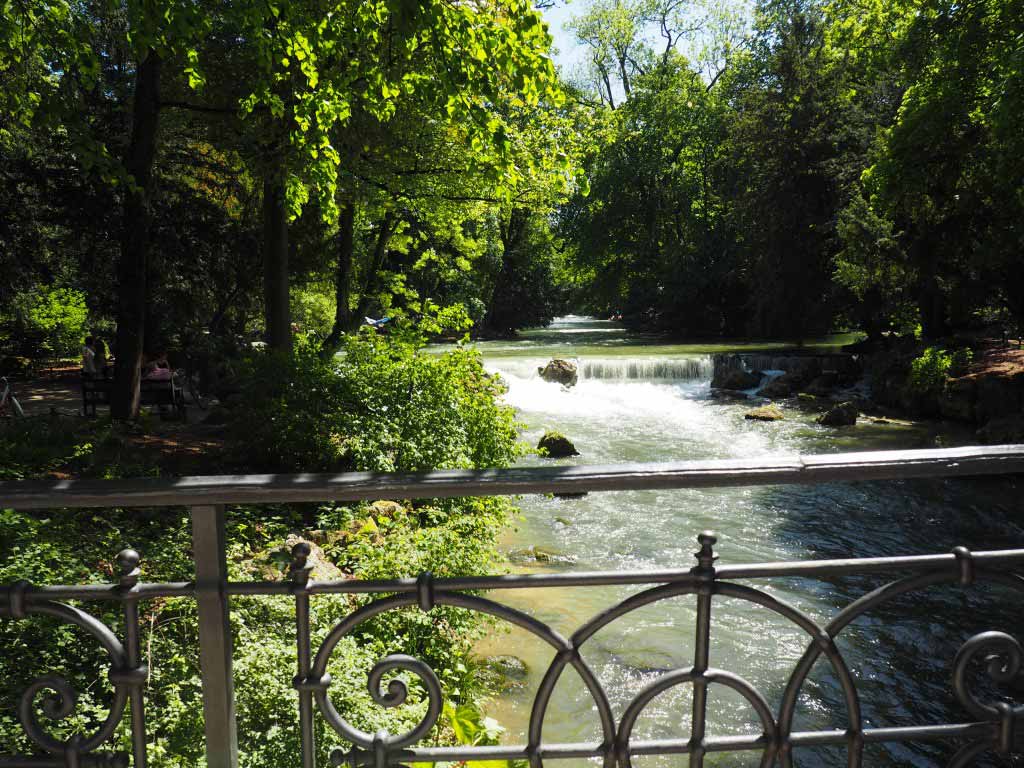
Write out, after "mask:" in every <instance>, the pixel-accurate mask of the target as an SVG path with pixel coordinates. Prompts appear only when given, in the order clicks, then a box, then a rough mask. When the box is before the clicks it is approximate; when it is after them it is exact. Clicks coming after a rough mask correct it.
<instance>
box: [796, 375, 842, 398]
mask: <svg viewBox="0 0 1024 768" xmlns="http://www.w3.org/2000/svg"><path fill="white" fill-rule="evenodd" d="M838 384H839V374H837V373H835V372H834V371H826V372H825V373H823V374H821V376H818V377H817V378H816V379H814V381H812V382H811V383H810V384H808V385H807V386H806V387H805V388H804V392H806V393H807V394H809V395H815V396H816V397H825V396H826V395H828V394H829V393H830V392H832V390H833V389H835V388H836V386H837V385H838Z"/></svg>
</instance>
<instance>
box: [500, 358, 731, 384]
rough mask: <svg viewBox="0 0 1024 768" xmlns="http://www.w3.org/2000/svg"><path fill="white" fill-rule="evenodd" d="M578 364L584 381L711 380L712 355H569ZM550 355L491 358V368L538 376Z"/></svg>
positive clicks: (510, 372) (519, 376)
mask: <svg viewBox="0 0 1024 768" xmlns="http://www.w3.org/2000/svg"><path fill="white" fill-rule="evenodd" d="M566 359H568V360H572V361H573V362H574V363H576V365H577V366H578V371H579V380H580V381H581V382H583V381H607V382H609V383H611V382H616V381H623V382H624V381H710V380H711V373H712V367H713V366H712V361H711V355H699V356H694V357H661V358H659V357H650V358H636V357H604V358H594V357H582V358H578V357H568V358H566ZM549 360H550V358H534V357H520V358H515V357H509V358H500V359H499V358H492V359H491V360H489V361H488V364H489V367H491V368H492V370H496V371H497V372H498V373H501V374H503V375H505V376H514V377H516V378H517V379H533V378H537V369H538V368H543V367H544V366H545V365H546V364H547V363H548V361H549Z"/></svg>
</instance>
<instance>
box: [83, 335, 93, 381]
mask: <svg viewBox="0 0 1024 768" xmlns="http://www.w3.org/2000/svg"><path fill="white" fill-rule="evenodd" d="M82 373H83V374H84V375H86V376H95V375H96V350H94V349H93V348H92V336H86V337H85V346H84V347H82Z"/></svg>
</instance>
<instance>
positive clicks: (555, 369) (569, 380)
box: [537, 358, 579, 387]
mask: <svg viewBox="0 0 1024 768" xmlns="http://www.w3.org/2000/svg"><path fill="white" fill-rule="evenodd" d="M537 373H538V375H539V376H540V377H541V378H542V379H544V381H552V382H555V383H556V384H561V385H563V386H565V387H571V386H574V385H575V384H576V381H577V379H578V378H579V372H578V370H577V368H576V363H573V362H570V361H569V360H561V359H559V358H555V359H554V360H552V361H551V362H550V363H548V364H547V365H545V366H544V367H543V368H538V369H537Z"/></svg>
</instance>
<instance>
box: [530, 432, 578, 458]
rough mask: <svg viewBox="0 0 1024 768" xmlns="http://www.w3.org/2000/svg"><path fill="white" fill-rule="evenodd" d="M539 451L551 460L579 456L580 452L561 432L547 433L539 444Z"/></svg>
mask: <svg viewBox="0 0 1024 768" xmlns="http://www.w3.org/2000/svg"><path fill="white" fill-rule="evenodd" d="M537 450H538V451H540V453H541V455H542V456H547V457H548V458H549V459H562V458H565V457H566V456H579V455H580V452H579V451H577V450H576V446H575V445H573V444H572V440H570V439H569V438H568V437H566V436H565V435H563V434H562V433H561V432H545V433H544V436H543V437H542V438H541V439H540V442H538V443H537Z"/></svg>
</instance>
